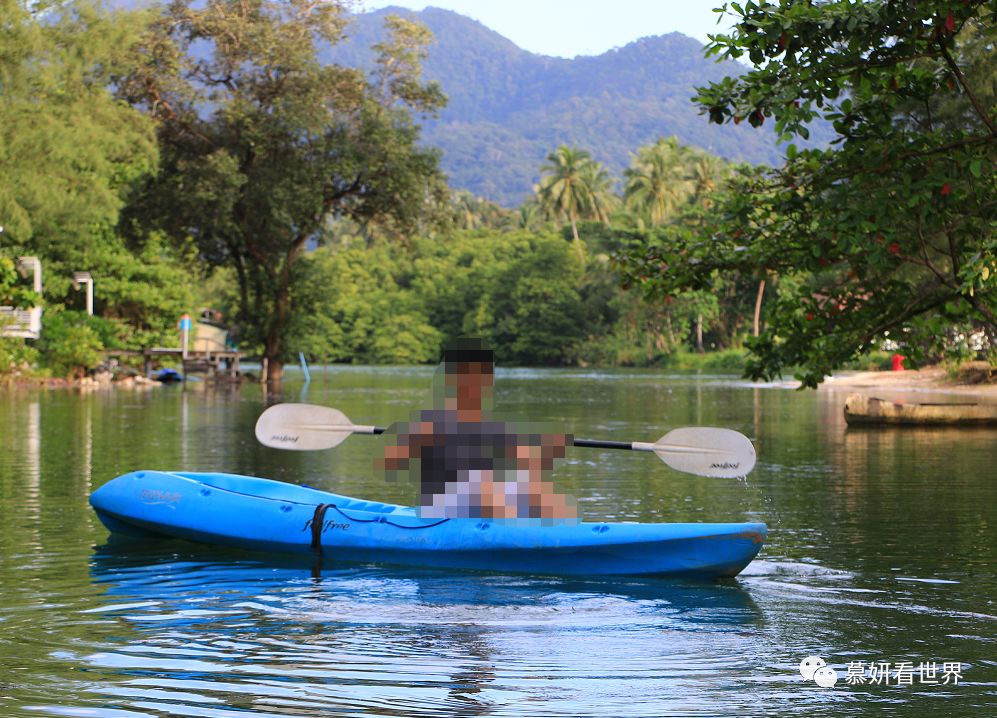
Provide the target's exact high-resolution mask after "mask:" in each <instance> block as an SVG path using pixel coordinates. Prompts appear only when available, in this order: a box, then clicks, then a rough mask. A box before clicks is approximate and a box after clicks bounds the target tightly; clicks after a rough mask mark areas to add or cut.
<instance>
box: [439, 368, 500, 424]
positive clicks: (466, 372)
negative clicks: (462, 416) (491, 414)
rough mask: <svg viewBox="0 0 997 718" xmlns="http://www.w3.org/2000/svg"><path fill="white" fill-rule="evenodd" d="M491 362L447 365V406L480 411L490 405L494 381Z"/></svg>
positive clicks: (458, 409)
mask: <svg viewBox="0 0 997 718" xmlns="http://www.w3.org/2000/svg"><path fill="white" fill-rule="evenodd" d="M492 372H493V367H492V363H491V362H476V361H470V362H456V363H454V364H448V365H447V371H446V385H447V399H446V407H447V408H448V409H456V410H457V411H473V412H477V411H480V410H481V409H482V408H484V407H485V406H488V405H489V404H490V401H491V397H492V386H493V382H494V375H493V373H492Z"/></svg>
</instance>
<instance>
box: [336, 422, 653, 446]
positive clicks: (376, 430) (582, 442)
mask: <svg viewBox="0 0 997 718" xmlns="http://www.w3.org/2000/svg"><path fill="white" fill-rule="evenodd" d="M343 429H348V430H352V431H353V433H355V434H383V433H384V432H385V431H387V429H385V428H384V427H383V426H356V425H351V426H344V427H343ZM571 445H572V446H584V447H586V448H589V449H622V450H624V451H654V444H649V443H647V442H643V441H605V440H603V439H572V440H571Z"/></svg>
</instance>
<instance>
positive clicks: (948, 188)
mask: <svg viewBox="0 0 997 718" xmlns="http://www.w3.org/2000/svg"><path fill="white" fill-rule="evenodd" d="M950 194H952V187H951V186H950V185H949V183H948V182H946V183H945V184H943V185H942V190H941V195H942V197H948V196H949V195H950Z"/></svg>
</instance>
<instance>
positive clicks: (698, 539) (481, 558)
mask: <svg viewBox="0 0 997 718" xmlns="http://www.w3.org/2000/svg"><path fill="white" fill-rule="evenodd" d="M90 504H91V505H92V506H93V508H94V509H95V510H96V512H97V516H98V517H99V518H100V520H101V521H102V522H103V524H104V525H105V526H106V527H107V528H108V529H109V530H110V531H111V532H113V533H115V534H121V535H122V536H127V535H129V534H131V535H136V536H141V537H145V538H150V537H155V536H167V537H173V538H180V539H186V540H189V541H195V542H200V543H207V544H214V545H219V546H227V547H231V548H238V549H248V550H251V551H260V552H269V553H278V554H295V555H298V556H304V557H310V558H311V559H312V560H316V561H319V562H320V563H321V564H322V565H327V564H332V563H335V562H338V561H346V562H364V563H367V562H375V563H386V564H399V565H406V566H420V567H440V568H453V569H479V570H487V571H503V572H517V573H532V574H547V575H561V576H614V575H620V576H693V577H697V578H717V577H721V576H735V575H737V574H738V573H740V571H741V570H742V569H744V567H745V566H747V565H748V564H749V563H750V562H751V560H752V559H754V557H755V556H756V555H757V554H758V552H759V550H760V549H761V547H762V544H763V542H764V541H765V538H766V536H767V533H768V531H767V528H766V526H765V524H763V523H715V524H709V523H658V524H647V523H605V522H593V523H589V522H577V521H563V522H557V523H554V522H551V521H546V522H545V521H541V520H539V519H537V520H532V519H531V520H524V519H511V520H502V519H483V518H482V519H477V518H451V519H447V518H444V519H427V518H421V517H419V515H418V514H417V513H416V511H415V509H413V508H411V507H406V506H399V505H395V504H387V503H381V502H377V501H364V500H362V499H355V498H350V497H348V496H340V495H338V494H332V493H329V492H325V491H319V490H317V489H312V488H308V487H304V486H297V485H294V484H287V483H283V482H280V481H273V480H270V479H262V478H256V477H251V476H239V475H236V474H222V473H194V472H167V471H137V472H132V473H129V474H125V475H123V476H119V477H117V478H116V479H112V480H111V481H109V482H108V483H106V484H104V485H103V486H101V487H100V488H99V489H97V490H96V491H94V492H93V494H91V496H90Z"/></svg>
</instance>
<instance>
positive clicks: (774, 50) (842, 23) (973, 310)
mask: <svg viewBox="0 0 997 718" xmlns="http://www.w3.org/2000/svg"><path fill="white" fill-rule="evenodd" d="M729 8H730V9H731V10H732V11H733V12H734V13H735V15H736V16H738V17H740V22H739V24H738V25H737V27H736V28H735V31H734V33H733V34H732V35H730V36H723V35H721V36H718V37H717V38H716V41H715V42H714V44H713V45H712V46H711V49H710V51H711V52H712V53H715V54H719V55H721V56H722V57H732V58H737V57H741V56H742V55H747V56H748V57H749V58H750V59H751V61H752V62H753V63H754V64H755V69H754V70H752V71H751V72H749V73H747V74H746V75H743V76H741V77H738V78H727V79H726V80H724V81H722V82H719V83H714V84H712V85H710V86H708V87H706V88H702V89H701V90H700V93H699V96H698V98H697V101H698V102H700V103H701V104H702V106H703V107H704V111H705V112H707V113H708V115H709V117H710V119H711V120H712V121H714V122H718V123H723V122H734V123H737V122H740V121H741V120H742V119H747V120H748V122H749V123H750V124H752V125H755V126H761V125H763V124H765V123H766V122H768V123H769V124H770V125H774V126H775V128H776V131H777V132H778V133H780V134H781V135H782V136H783V139H784V140H786V141H790V140H795V139H797V138H804V139H805V138H806V137H807V136H808V134H809V128H808V123H810V122H812V121H813V120H815V119H816V118H822V119H824V120H826V121H829V122H832V123H833V127H834V130H835V132H836V134H837V138H836V140H835V143H834V146H833V148H832V149H827V150H816V149H810V150H801V149H798V148H797V147H795V146H792V145H791V146H789V147H788V148H787V158H786V162H785V165H784V166H783V167H781V168H779V169H777V170H768V169H764V168H763V169H747V168H742V169H741V171H740V172H739V173H738V175H737V177H736V179H735V180H734V181H733V184H732V186H731V187H730V190H729V191H728V192H726V193H725V194H724V195H723V196H722V197H721V198H720V200H719V202H718V206H717V207H716V208H715V211H713V212H711V213H710V214H709V216H707V217H706V218H705V221H704V223H703V224H702V226H701V228H700V229H699V230H698V231H687V232H675V233H673V234H672V235H671V236H670V237H669V238H668V241H666V242H660V243H656V244H653V243H652V244H648V245H647V246H645V247H644V248H643V249H642V250H636V251H633V252H631V253H630V255H629V256H628V258H627V261H626V264H627V266H628V267H629V270H630V272H631V274H632V275H633V276H636V277H641V276H643V277H645V278H646V282H649V283H650V284H651V285H652V286H653V287H654V291H655V292H656V293H658V294H660V295H668V294H673V293H676V292H680V291H682V290H685V289H696V290H705V291H716V289H717V287H718V282H719V281H724V278H725V277H727V276H729V274H730V273H731V272H735V273H738V274H740V275H751V274H755V275H756V276H759V275H760V276H768V275H769V274H774V275H776V276H778V277H779V278H780V282H781V283H782V284H784V286H782V287H781V289H780V291H779V293H778V296H777V298H776V299H775V301H771V302H769V303H768V304H767V309H766V318H767V329H766V331H764V332H763V333H762V335H761V336H759V337H757V338H752V339H749V340H748V342H747V346H748V347H749V349H750V350H751V358H750V359H749V362H748V367H747V373H748V375H749V376H751V377H753V378H773V377H775V376H778V375H779V374H780V373H781V372H782V370H783V369H784V368H787V367H790V366H798V367H799V369H800V370H799V373H798V377H799V378H800V379H801V380H802V382H803V384H804V385H805V386H811V387H812V386H816V385H817V384H818V383H819V382H820V381H822V380H823V378H824V377H825V376H827V375H828V374H830V373H831V371H833V370H834V369H835V368H837V367H840V366H843V365H844V364H846V363H848V362H850V361H854V360H855V359H856V358H858V357H859V356H861V355H862V354H864V353H865V352H867V351H869V350H871V349H874V348H876V347H877V346H878V345H879V343H880V342H881V341H882V339H883V336H884V332H886V331H892V332H893V336H894V337H896V336H902V337H903V341H904V344H903V347H902V351H903V353H904V354H906V355H908V356H910V357H911V360H912V362H913V363H915V364H916V363H919V362H921V361H923V360H924V359H925V358H926V357H929V356H932V355H937V354H938V352H939V351H940V350H941V349H942V347H943V346H944V345H945V344H946V342H947V333H946V331H945V330H946V329H947V328H948V327H950V326H952V325H953V324H957V325H962V324H970V325H973V326H976V327H982V328H984V329H987V331H988V333H989V334H990V335H993V331H992V328H993V327H994V325H995V324H997V292H995V291H994V287H993V283H992V281H991V279H990V277H991V276H992V274H997V239H995V234H994V228H995V220H994V217H995V216H997V215H995V214H994V212H993V208H994V207H995V206H997V187H995V184H994V182H993V177H994V176H995V173H994V166H995V162H997V125H995V107H994V105H993V95H992V85H993V80H994V77H995V75H994V68H995V62H994V53H993V52H992V42H993V33H994V24H993V14H992V13H993V4H992V3H987V2H979V1H977V2H968V1H967V2H964V3H950V2H946V1H942V0H937V1H931V2H920V3H894V2H887V1H886V0H871V1H869V2H863V3H858V4H856V3H853V2H846V1H844V0H841V1H828V2H820V3H810V2H800V1H796V0H781V2H779V3H777V4H769V3H763V4H761V5H759V4H757V3H754V2H748V3H747V4H745V5H744V6H743V7H742V6H741V5H739V4H737V3H731V4H730V5H729ZM981 36H986V37H988V38H989V39H988V40H987V41H981ZM987 43H989V44H987ZM987 48H990V49H989V50H988V49H987ZM984 87H990V88H991V90H988V92H990V94H989V95H988V94H986V93H985V92H982V91H980V88H984ZM988 103H989V104H988ZM665 268H667V271H662V270H665ZM784 279H789V280H791V281H788V282H783V280H784Z"/></svg>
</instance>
